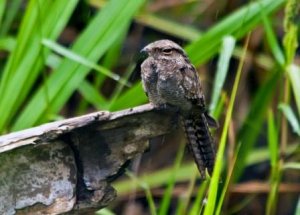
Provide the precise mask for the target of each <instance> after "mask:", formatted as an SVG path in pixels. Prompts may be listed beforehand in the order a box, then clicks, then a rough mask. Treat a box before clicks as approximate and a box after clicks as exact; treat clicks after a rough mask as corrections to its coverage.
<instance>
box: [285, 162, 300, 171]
mask: <svg viewBox="0 0 300 215" xmlns="http://www.w3.org/2000/svg"><path fill="white" fill-rule="evenodd" d="M283 168H284V169H296V170H300V163H296V162H288V163H285V164H284V165H283Z"/></svg>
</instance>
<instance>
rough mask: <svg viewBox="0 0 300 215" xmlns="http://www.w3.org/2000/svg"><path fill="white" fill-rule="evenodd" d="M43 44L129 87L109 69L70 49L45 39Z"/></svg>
mask: <svg viewBox="0 0 300 215" xmlns="http://www.w3.org/2000/svg"><path fill="white" fill-rule="evenodd" d="M42 44H43V45H45V46H46V47H48V48H50V49H52V50H53V51H55V52H57V53H58V54H60V55H62V56H64V57H66V58H68V59H70V60H73V61H75V62H76V63H78V64H81V65H84V66H86V67H88V68H90V69H94V70H96V71H98V72H100V73H102V74H103V75H106V76H108V77H110V78H112V79H113V80H115V81H119V82H120V83H122V84H125V85H128V84H127V82H126V81H125V80H123V79H121V77H120V76H119V75H118V74H115V73H112V72H111V71H109V70H108V69H106V68H104V67H102V66H99V65H97V64H96V63H94V62H91V61H89V60H88V59H86V58H84V57H82V56H80V55H78V54H76V53H74V52H72V51H69V50H68V49H66V48H65V47H63V46H61V45H59V44H58V43H55V42H53V41H51V40H48V39H43V40H42Z"/></svg>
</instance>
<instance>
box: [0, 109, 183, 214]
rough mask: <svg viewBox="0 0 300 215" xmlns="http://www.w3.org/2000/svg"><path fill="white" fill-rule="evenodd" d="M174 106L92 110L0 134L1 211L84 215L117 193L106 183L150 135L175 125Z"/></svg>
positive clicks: (101, 205)
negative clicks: (83, 214) (93, 111)
mask: <svg viewBox="0 0 300 215" xmlns="http://www.w3.org/2000/svg"><path fill="white" fill-rule="evenodd" d="M177 124H178V117H177V114H176V112H175V111H174V110H154V109H153V107H152V106H151V105H143V106H139V107H136V108H132V109H128V110H123V111H119V112H114V113H110V112H96V113H92V114H88V115H84V116H80V117H75V118H71V119H67V120H61V121H57V122H53V123H48V124H44V125H41V126H38V127H35V128H31V129H27V130H23V131H20V132H15V133H11V134H8V135H4V136H1V137H0V163H1V165H0V193H1V195H0V214H61V213H67V212H68V213H74V212H80V213H85V212H87V211H96V210H98V209H99V208H102V207H104V206H106V205H107V204H108V203H109V202H111V201H112V200H113V199H114V198H115V196H116V192H115V190H114V189H113V188H112V187H111V186H110V181H111V180H112V179H113V178H115V177H116V176H118V175H119V174H120V173H121V172H122V170H123V169H124V166H125V165H126V164H127V163H128V161H129V160H130V159H132V158H133V157H134V156H135V155H137V154H140V153H143V152H144V150H145V149H147V147H148V139H150V138H153V137H156V136H160V135H164V134H166V133H168V132H170V131H171V130H173V129H175V128H176V127H177Z"/></svg>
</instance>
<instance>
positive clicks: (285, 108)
mask: <svg viewBox="0 0 300 215" xmlns="http://www.w3.org/2000/svg"><path fill="white" fill-rule="evenodd" d="M278 108H279V109H280V110H281V111H282V112H283V114H284V116H285V117H286V119H287V120H288V122H289V123H290V125H291V126H292V129H293V131H294V132H295V133H296V134H298V135H299V136H300V124H299V121H298V119H297V117H296V115H295V114H294V112H293V110H292V108H291V107H290V106H289V105H287V104H280V105H279V107H278Z"/></svg>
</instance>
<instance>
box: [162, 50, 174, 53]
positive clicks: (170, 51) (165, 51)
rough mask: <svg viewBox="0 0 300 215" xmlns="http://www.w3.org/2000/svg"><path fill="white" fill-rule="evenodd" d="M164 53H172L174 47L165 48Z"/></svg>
mask: <svg viewBox="0 0 300 215" xmlns="http://www.w3.org/2000/svg"><path fill="white" fill-rule="evenodd" d="M163 53H164V54H171V53H172V49H163Z"/></svg>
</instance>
